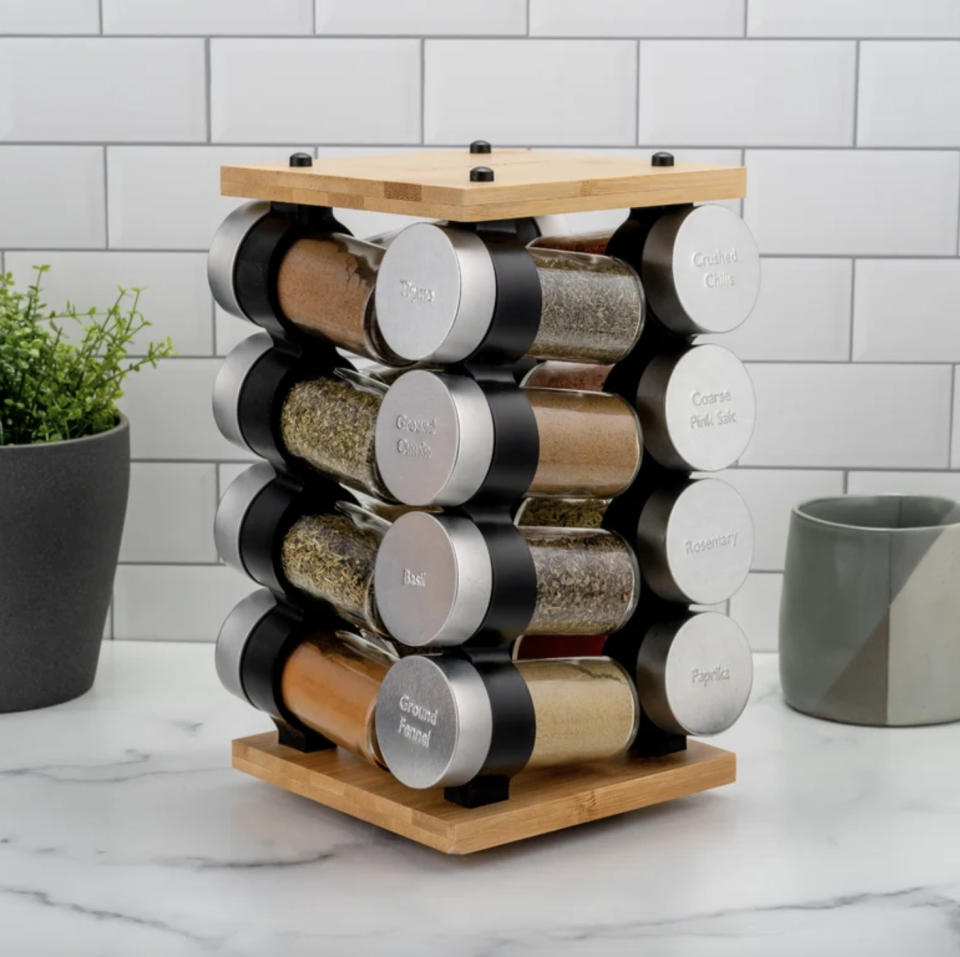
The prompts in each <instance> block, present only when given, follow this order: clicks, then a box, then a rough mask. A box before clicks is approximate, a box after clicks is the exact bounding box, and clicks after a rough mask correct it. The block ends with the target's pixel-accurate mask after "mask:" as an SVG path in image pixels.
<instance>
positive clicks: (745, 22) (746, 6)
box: [743, 0, 750, 40]
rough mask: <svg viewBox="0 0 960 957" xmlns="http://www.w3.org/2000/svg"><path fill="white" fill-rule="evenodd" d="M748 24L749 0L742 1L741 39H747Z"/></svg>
mask: <svg viewBox="0 0 960 957" xmlns="http://www.w3.org/2000/svg"><path fill="white" fill-rule="evenodd" d="M749 23H750V0H743V38H744V40H746V39H747V36H748V35H749V34H748V28H749Z"/></svg>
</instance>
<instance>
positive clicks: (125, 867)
mask: <svg viewBox="0 0 960 957" xmlns="http://www.w3.org/2000/svg"><path fill="white" fill-rule="evenodd" d="M267 727H268V722H267V719H266V718H265V717H264V716H263V715H260V714H258V713H257V712H255V711H253V710H252V709H250V708H247V707H245V706H244V704H243V703H242V702H240V701H237V700H235V699H233V698H231V697H230V696H228V695H227V693H226V692H224V691H223V690H222V689H221V688H220V686H219V685H218V684H217V681H216V677H215V675H214V671H213V650H212V648H211V647H210V646H196V645H182V644H169V645H160V644H148V643H133V642H110V643H107V644H106V645H105V646H104V652H103V658H102V661H101V666H100V673H99V677H98V679H97V684H96V687H95V688H94V690H93V691H92V692H91V693H90V694H88V695H86V696H85V697H83V698H81V699H79V700H78V701H74V702H72V703H70V704H66V705H62V706H60V707H56V708H50V709H47V710H44V711H39V712H35V713H26V714H14V715H0V932H2V944H0V952H2V953H4V954H10V955H11V957H33V955H63V954H69V955H72V957H86V955H98V957H102V955H114V954H116V955H124V957H127V955H136V957H145V955H163V957H177V955H183V954H191V955H193V954H230V955H242V957H247V955H249V957H273V955H277V957H280V955H283V957H288V955H291V957H298V955H311V957H314V955H326V954H330V955H336V957H341V955H343V957H352V955H382V954H391V955H406V954H416V955H418V957H428V955H432V954H438V955H444V957H447V955H454V957H481V955H493V957H512V955H516V957H548V955H549V957H565V955H569V954H587V955H590V957H609V955H619V954H640V953H649V954H652V955H657V957H672V955H692V957H699V955H706V954H710V955H715V954H721V955H736V957H745V955H752V954H757V955H763V957H770V955H772V954H776V955H778V957H791V955H798V957H800V955H803V957H808V955H810V954H818V955H821V957H833V955H835V954H837V955H839V954H845V955H854V957H856V955H860V954H863V955H868V954H869V955H870V957H885V955H890V957H894V955H896V957H903V955H905V954H909V953H915V954H917V955H918V957H919V955H922V957H936V955H940V954H956V953H958V952H960V762H958V751H960V725H954V726H946V727H935V728H925V729H898V730H878V729H869V728H853V727H845V726H842V725H835V724H829V723H826V722H822V721H816V720H813V719H810V718H806V717H803V716H801V715H798V714H795V713H793V712H791V711H789V710H788V709H787V708H786V707H785V706H784V704H783V703H782V701H781V699H780V696H779V690H778V682H777V671H776V658H775V657H774V656H772V655H769V656H759V657H758V658H757V677H756V681H755V686H754V694H753V699H752V701H751V703H750V706H749V707H748V709H747V711H746V713H745V715H744V716H743V718H742V719H741V720H740V722H739V723H738V724H737V725H736V726H735V727H734V728H733V729H732V730H731V731H729V732H727V733H726V734H724V735H722V736H721V737H720V738H718V739H717V743H719V744H721V745H722V746H725V747H729V748H732V749H734V750H736V751H737V753H738V756H739V781H738V782H737V783H736V784H735V785H732V786H730V787H727V788H723V789H720V790H717V791H713V792H708V793H705V794H702V795H697V796H692V797H689V798H685V799H683V800H680V801H675V802H673V803H671V804H668V805H662V806H659V807H654V808H649V809H646V810H642V811H637V812H634V813H632V814H628V815H623V816H621V817H618V818H611V819H609V820H606V821H601V822H597V823H593V824H588V825H584V826H581V827H578V828H574V829H573V830H570V831H567V832H565V833H561V834H555V835H549V836H546V837H541V838H536V839H534V840H531V841H527V842H523V843H521V844H516V845H513V846H511V847H507V848H504V849H499V850H493V851H487V852H484V853H481V854H478V855H474V856H472V857H466V858H447V857H444V856H442V855H440V854H437V853H435V852H434V851H430V850H427V849H425V848H421V847H418V846H416V845H414V844H411V843H409V842H408V841H405V840H403V839H401V838H397V837H393V836H392V835H389V834H386V833H384V832H381V831H379V830H377V829H376V828H374V827H372V826H369V825H366V824H363V823H361V822H358V821H354V820H351V819H350V818H347V817H344V816H343V815H340V814H338V813H336V812H334V811H330V810H327V809H325V808H322V807H319V806H317V805H314V804H311V803H310V802H308V801H306V800H303V799H301V798H298V797H295V796H293V795H290V794H287V793H285V792H283V791H280V790H278V789H275V788H272V787H270V786H269V785H266V784H263V783H261V782H259V781H256V780H254V779H252V778H249V777H247V776H245V775H243V774H241V773H239V772H236V771H233V770H231V769H230V767H229V741H230V739H231V738H233V737H238V736H241V735H244V734H249V733H252V732H256V731H259V730H265V729H266V728H267Z"/></svg>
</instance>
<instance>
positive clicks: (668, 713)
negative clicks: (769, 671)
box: [637, 612, 753, 735]
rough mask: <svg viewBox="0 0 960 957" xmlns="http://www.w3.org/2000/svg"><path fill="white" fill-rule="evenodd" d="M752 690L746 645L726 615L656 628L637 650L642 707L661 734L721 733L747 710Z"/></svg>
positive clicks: (706, 615)
mask: <svg viewBox="0 0 960 957" xmlns="http://www.w3.org/2000/svg"><path fill="white" fill-rule="evenodd" d="M752 685H753V658H752V656H751V654H750V645H749V643H748V641H747V637H746V635H744V633H743V631H742V630H741V629H740V626H739V625H737V623H736V622H735V621H733V619H731V618H728V617H727V616H726V615H719V614H716V613H715V612H704V613H702V614H697V615H691V616H690V617H689V618H686V619H683V620H681V621H679V622H677V621H674V622H667V623H664V624H662V625H656V626H654V627H653V628H652V629H651V630H650V631H649V632H648V633H647V635H646V636H645V638H644V639H643V643H642V644H641V645H640V653H639V655H638V658H637V691H638V693H639V695H640V704H641V707H642V708H643V710H644V711H645V712H646V713H647V715H648V717H649V718H650V720H651V721H652V722H653V723H654V724H655V725H656V726H657V727H658V728H662V729H663V730H664V731H670V732H673V733H674V734H695V735H704V734H719V733H720V732H721V731H725V730H726V729H727V728H729V727H730V725H732V724H733V723H734V722H735V721H736V720H737V718H739V717H740V714H741V713H742V711H743V709H744V708H745V707H746V704H747V699H748V698H749V697H750V688H751V687H752Z"/></svg>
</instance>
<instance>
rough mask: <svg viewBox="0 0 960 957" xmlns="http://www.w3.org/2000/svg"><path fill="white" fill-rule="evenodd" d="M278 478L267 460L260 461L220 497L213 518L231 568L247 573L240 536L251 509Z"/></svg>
mask: <svg viewBox="0 0 960 957" xmlns="http://www.w3.org/2000/svg"><path fill="white" fill-rule="evenodd" d="M276 477H277V473H276V472H274V470H273V469H272V468H271V467H270V466H269V465H267V463H266V462H257V463H256V464H255V465H251V466H250V468H248V469H246V471H244V472H241V473H240V474H239V475H238V476H237V477H236V478H235V479H234V480H233V481H232V482H231V483H230V484H229V485H228V486H227V490H226V491H225V492H224V493H223V495H222V496H221V498H220V504H219V505H218V506H217V514H216V516H215V518H214V520H213V540H214V543H215V544H216V546H217V553H218V554H219V555H220V557H221V558H222V559H223V560H224V561H225V562H226V563H227V564H228V565H229V566H230V567H231V568H236V569H237V571H241V572H244V573H246V566H245V565H244V563H243V557H242V555H241V553H240V535H241V532H242V531H243V522H244V519H245V518H246V516H247V511H248V509H249V508H250V506H251V504H252V503H253V501H254V499H256V497H257V496H258V495H259V494H260V493H261V492H262V491H263V490H264V489H265V488H266V487H267V486H268V485H269V484H270V483H271V482H272V481H273V480H274V479H275V478H276Z"/></svg>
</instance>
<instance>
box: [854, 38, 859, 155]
mask: <svg viewBox="0 0 960 957" xmlns="http://www.w3.org/2000/svg"><path fill="white" fill-rule="evenodd" d="M859 124H860V41H859V40H857V45H856V51H855V53H854V57H853V146H856V145H857V140H859V138H860V129H859Z"/></svg>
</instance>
